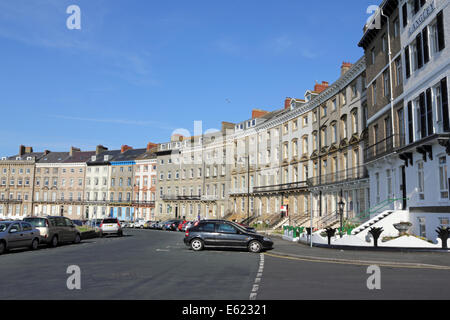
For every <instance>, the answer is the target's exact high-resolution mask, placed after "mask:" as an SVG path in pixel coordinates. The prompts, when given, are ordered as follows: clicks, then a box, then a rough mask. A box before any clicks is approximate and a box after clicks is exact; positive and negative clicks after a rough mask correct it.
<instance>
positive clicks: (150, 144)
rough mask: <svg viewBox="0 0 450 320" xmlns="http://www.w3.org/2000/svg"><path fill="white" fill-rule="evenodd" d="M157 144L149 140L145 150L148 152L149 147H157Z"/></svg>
mask: <svg viewBox="0 0 450 320" xmlns="http://www.w3.org/2000/svg"><path fill="white" fill-rule="evenodd" d="M157 146H158V145H157V144H156V143H153V142H149V143H147V152H149V151H150V150H151V149H153V148H155V147H157Z"/></svg>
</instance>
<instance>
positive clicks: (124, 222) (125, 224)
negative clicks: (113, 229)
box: [119, 220, 128, 229]
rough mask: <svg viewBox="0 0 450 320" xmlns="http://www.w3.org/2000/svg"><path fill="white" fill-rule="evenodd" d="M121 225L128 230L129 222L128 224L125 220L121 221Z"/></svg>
mask: <svg viewBox="0 0 450 320" xmlns="http://www.w3.org/2000/svg"><path fill="white" fill-rule="evenodd" d="M119 223H120V225H121V226H122V229H123V228H128V222H126V221H125V220H119Z"/></svg>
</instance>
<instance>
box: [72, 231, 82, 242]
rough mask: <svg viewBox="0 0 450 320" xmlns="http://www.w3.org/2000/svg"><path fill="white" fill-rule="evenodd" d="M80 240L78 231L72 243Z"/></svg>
mask: <svg viewBox="0 0 450 320" xmlns="http://www.w3.org/2000/svg"><path fill="white" fill-rule="evenodd" d="M80 242H81V236H80V234H79V233H77V235H76V236H75V240H74V241H73V243H75V244H77V243H80Z"/></svg>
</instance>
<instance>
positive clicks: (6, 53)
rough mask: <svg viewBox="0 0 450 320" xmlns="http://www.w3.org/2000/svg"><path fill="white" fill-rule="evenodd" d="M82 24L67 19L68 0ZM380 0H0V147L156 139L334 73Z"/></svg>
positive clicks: (240, 113)
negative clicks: (77, 9) (71, 24)
mask: <svg viewBox="0 0 450 320" xmlns="http://www.w3.org/2000/svg"><path fill="white" fill-rule="evenodd" d="M72 4H75V5H78V6H79V7H80V9H81V30H69V29H67V27H66V20H67V18H68V17H69V14H67V13H66V9H67V7H68V6H69V5H72ZM373 4H376V5H377V4H379V3H378V1H373V0H372V1H366V0H345V1H326V0H324V1H300V0H297V1H292V0H291V1H287V0H286V1H284V0H277V1H267V0H259V1H256V0H240V1H237V0H236V1H235V0H228V1H217V0H207V1H203V0H192V1H178V0H177V1H174V0H168V1H161V0H160V1H154V0H70V1H66V0H0V41H1V50H0V58H1V59H0V67H1V72H0V110H1V115H2V121H1V126H0V137H1V138H0V155H12V154H15V153H17V150H18V146H19V145H20V144H24V145H27V146H33V147H34V150H35V151H36V150H38V151H41V150H44V149H49V150H52V151H66V150H69V148H70V146H76V147H80V148H82V149H83V150H92V149H94V148H95V146H96V145H98V144H103V145H105V146H107V147H109V148H110V149H112V148H119V147H120V146H121V145H122V144H128V145H131V146H133V147H135V148H137V147H144V146H146V144H147V142H150V141H152V142H165V141H168V140H169V138H170V135H171V133H172V132H173V131H174V130H175V129H177V128H185V129H186V130H188V131H190V132H192V133H193V127H194V121H195V120H201V121H203V130H207V129H211V128H220V124H221V121H230V122H239V121H242V120H245V119H248V118H250V117H251V110H252V109H253V108H260V109H265V110H275V109H279V108H281V107H282V106H283V102H284V99H285V98H286V97H296V98H303V94H304V93H305V91H306V90H307V89H312V88H313V86H314V83H315V81H318V82H321V81H329V82H330V83H331V82H333V81H335V80H336V79H337V78H338V77H339V72H340V66H341V64H342V62H343V61H349V62H355V61H356V60H358V59H359V58H360V57H361V56H362V55H363V51H362V49H361V48H359V47H358V46H357V43H358V41H359V40H360V38H361V36H362V28H363V25H364V23H365V22H366V20H367V18H368V17H369V15H368V14H367V13H366V9H367V8H368V6H369V5H373Z"/></svg>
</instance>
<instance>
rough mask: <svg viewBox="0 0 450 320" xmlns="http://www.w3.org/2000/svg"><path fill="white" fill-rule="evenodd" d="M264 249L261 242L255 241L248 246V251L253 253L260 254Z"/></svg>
mask: <svg viewBox="0 0 450 320" xmlns="http://www.w3.org/2000/svg"><path fill="white" fill-rule="evenodd" d="M261 249H262V246H261V243H260V242H259V241H256V240H253V241H250V243H249V244H248V251H250V252H253V253H260V252H261Z"/></svg>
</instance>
